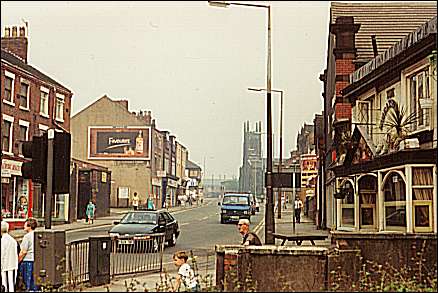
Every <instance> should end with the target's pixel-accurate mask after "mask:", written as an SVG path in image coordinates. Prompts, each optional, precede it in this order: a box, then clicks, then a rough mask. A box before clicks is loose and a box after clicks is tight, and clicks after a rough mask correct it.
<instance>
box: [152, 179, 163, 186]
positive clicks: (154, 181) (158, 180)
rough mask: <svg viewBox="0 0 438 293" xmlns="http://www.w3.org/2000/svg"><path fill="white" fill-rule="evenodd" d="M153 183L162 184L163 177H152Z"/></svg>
mask: <svg viewBox="0 0 438 293" xmlns="http://www.w3.org/2000/svg"><path fill="white" fill-rule="evenodd" d="M152 185H155V186H161V178H160V179H158V178H152Z"/></svg>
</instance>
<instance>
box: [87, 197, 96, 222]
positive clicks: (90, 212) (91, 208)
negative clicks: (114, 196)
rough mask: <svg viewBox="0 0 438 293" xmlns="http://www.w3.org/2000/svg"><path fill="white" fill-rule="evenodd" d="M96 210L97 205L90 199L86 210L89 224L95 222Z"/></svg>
mask: <svg viewBox="0 0 438 293" xmlns="http://www.w3.org/2000/svg"><path fill="white" fill-rule="evenodd" d="M95 211H96V206H95V205H94V204H93V202H92V201H91V200H90V202H89V203H88V205H87V208H86V210H85V214H86V215H87V222H88V224H93V220H94V213H95Z"/></svg>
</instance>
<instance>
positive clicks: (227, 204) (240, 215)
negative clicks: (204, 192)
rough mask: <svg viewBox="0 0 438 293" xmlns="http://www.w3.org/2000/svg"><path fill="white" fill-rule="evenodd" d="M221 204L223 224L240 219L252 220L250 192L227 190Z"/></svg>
mask: <svg viewBox="0 0 438 293" xmlns="http://www.w3.org/2000/svg"><path fill="white" fill-rule="evenodd" d="M219 205H220V207H221V216H220V221H221V224H223V223H225V222H229V221H239V219H248V220H250V221H251V214H252V207H251V198H250V194H249V193H238V192H227V193H225V194H224V196H223V198H222V201H221V202H219Z"/></svg>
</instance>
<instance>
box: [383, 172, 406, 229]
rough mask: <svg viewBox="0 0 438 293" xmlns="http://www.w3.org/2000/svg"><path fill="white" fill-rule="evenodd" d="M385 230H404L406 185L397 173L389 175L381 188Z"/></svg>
mask: <svg viewBox="0 0 438 293" xmlns="http://www.w3.org/2000/svg"><path fill="white" fill-rule="evenodd" d="M383 193H384V198H385V203H384V206H385V225H386V228H387V230H391V229H395V230H405V229H406V185H405V182H404V180H403V178H402V177H401V176H400V174H399V173H395V172H393V173H391V174H389V176H388V177H387V178H386V182H385V185H384V188H383Z"/></svg>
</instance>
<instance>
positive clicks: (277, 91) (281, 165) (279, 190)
mask: <svg viewBox="0 0 438 293" xmlns="http://www.w3.org/2000/svg"><path fill="white" fill-rule="evenodd" d="M248 90H250V91H256V92H266V91H267V90H266V89H259V88H250V87H249V88H248ZM271 91H272V92H275V93H280V139H279V140H280V162H279V164H278V173H281V169H282V167H283V91H282V90H271ZM277 207H278V214H277V215H278V218H279V219H281V187H279V188H278V198H277Z"/></svg>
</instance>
